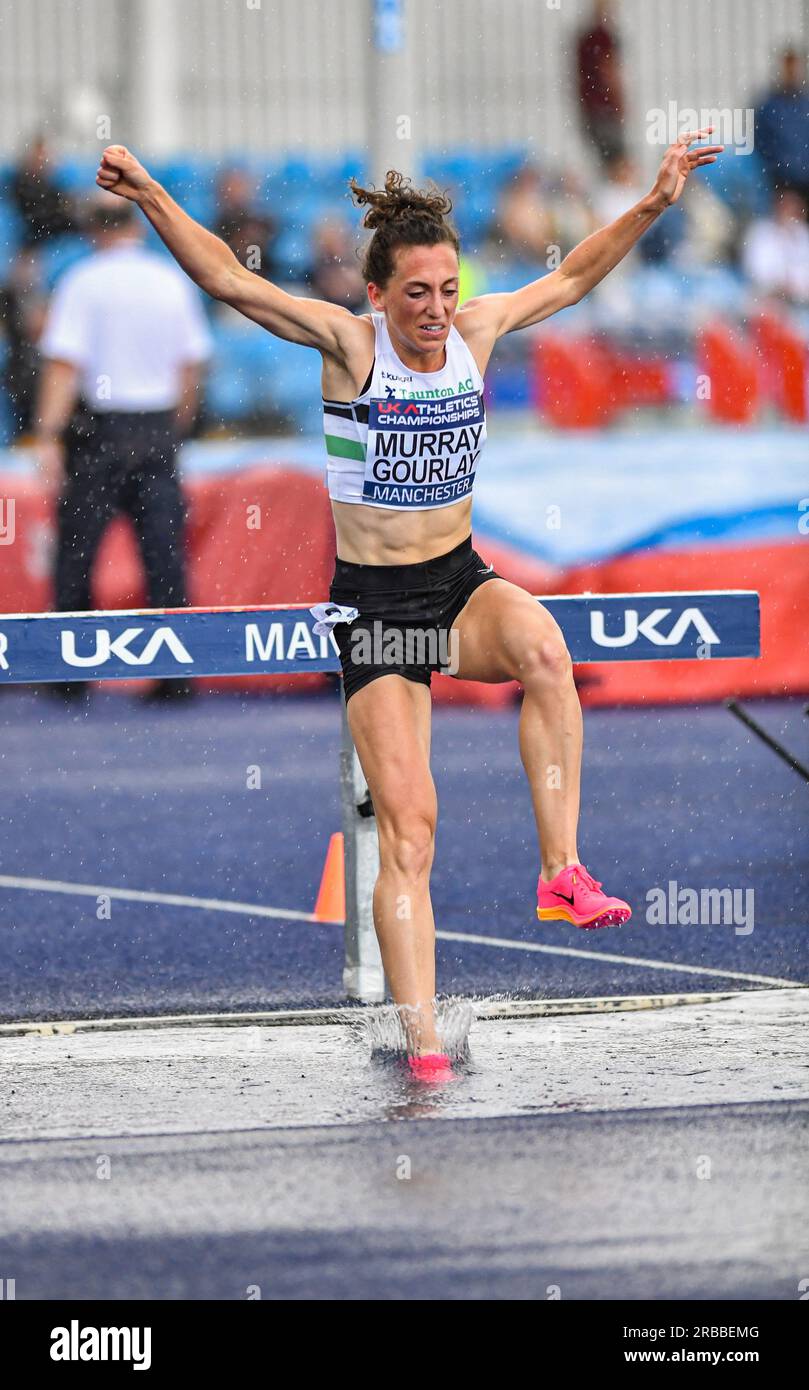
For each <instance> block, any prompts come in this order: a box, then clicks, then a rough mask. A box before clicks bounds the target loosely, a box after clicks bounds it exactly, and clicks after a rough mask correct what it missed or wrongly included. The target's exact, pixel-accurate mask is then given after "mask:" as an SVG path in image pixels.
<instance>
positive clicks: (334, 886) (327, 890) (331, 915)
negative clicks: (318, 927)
mask: <svg viewBox="0 0 809 1390" xmlns="http://www.w3.org/2000/svg"><path fill="white" fill-rule="evenodd" d="M314 915H315V917H317V919H318V921H320V922H344V921H345V919H346V872H345V858H344V854H343V832H342V830H338V831H335V833H334V835H332V837H331V839H330V840H329V848H328V849H327V851H326V863H325V864H324V866H323V877H322V878H321V880H320V891H319V892H318V895H317V902H316V903H315V914H314Z"/></svg>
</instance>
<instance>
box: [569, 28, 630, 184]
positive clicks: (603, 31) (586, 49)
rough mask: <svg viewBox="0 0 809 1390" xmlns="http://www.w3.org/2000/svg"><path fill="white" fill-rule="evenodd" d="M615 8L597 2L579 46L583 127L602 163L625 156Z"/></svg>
mask: <svg viewBox="0 0 809 1390" xmlns="http://www.w3.org/2000/svg"><path fill="white" fill-rule="evenodd" d="M612 8H613V7H612V0H596V3H595V4H594V5H593V17H592V20H591V23H590V27H589V28H588V29H585V30H584V31H582V32H580V33H579V35H578V38H577V42H576V64H577V75H578V88H579V106H580V110H581V119H582V126H583V128H584V132H585V134H586V136H587V138H588V140H589V141H590V142H591V143H592V145H593V147H594V149H595V151H596V153H597V155H598V157H599V159H600V160H601V162H602V163H605V162H606V161H607V160H609V159H614V158H615V156H616V155H621V154H623V153H624V131H623V125H624V91H623V80H622V76H621V59H620V49H621V44H620V39H619V37H618V33H617V30H616V27H615V20H614V17H613V13H612Z"/></svg>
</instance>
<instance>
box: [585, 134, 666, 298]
mask: <svg viewBox="0 0 809 1390" xmlns="http://www.w3.org/2000/svg"><path fill="white" fill-rule="evenodd" d="M605 173H606V177H605V178H604V179H603V181H602V182H601V183H599V184H598V185H597V186H596V189H595V192H594V194H593V208H594V210H595V213H596V217H597V219H598V225H599V226H600V227H605V226H606V225H607V224H608V223H609V222H614V221H615V219H616V218H617V217H620V216H621V215H622V214H623V213H625V212H628V211H629V209H630V208H631V207H634V205H635V203H639V202H640V200H641V198H643V197H645V196H646V194H647V193H648V191H649V189H648V188H647V187H646V185H645V184H644V183H643V182H642V181H641V177H640V174H639V172H638V169H637V166H636V165H635V164H633V162H632V160H631V159H629V158H628V157H627V156H626V155H621V154H619V155H613V156H612V157H611V158H610V159H608V160H607V161H606V163H605ZM684 234H685V207H684V204H683V203H682V202H680V203H676V204H675V206H674V207H672V208H667V209H666V211H665V212H664V213H663V214H662V215H661V216H660V217H658V218H657V219H656V220H655V221H654V222H653V223H652V225H651V227H649V228H648V229H647V231H645V232H644V234H643V236H642V238H641V240H640V241H639V242H638V244H637V246H635V247H633V249H632V250H631V251H630V252H629V254H628V255H627V256H625V257H624V259H623V260H622V261H621V262H620V263H619V265H617V266H616V267H615V269H614V270H612V271H610V276H611V277H612V276H615V275H625V274H626V271H627V269H629V270H632V268H633V267H634V266H636V265H637V264H638V262H639V261H646V262H652V263H655V262H660V261H666V260H668V259H669V257H670V256H671V254H672V252H673V250H674V248H675V247H677V246H679V244H680V242H681V241H682V238H683V236H684Z"/></svg>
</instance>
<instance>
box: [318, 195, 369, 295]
mask: <svg viewBox="0 0 809 1390" xmlns="http://www.w3.org/2000/svg"><path fill="white" fill-rule="evenodd" d="M313 249H314V259H313V261H312V265H311V267H310V269H309V273H308V275H307V280H308V283H309V286H310V287H311V290H312V292H313V294H314V295H315V296H316V297H317V298H318V299H327V300H329V301H330V302H331V303H332V304H343V305H345V307H346V309H350V310H351V312H352V313H353V314H359V313H363V312H364V311H365V310H367V308H368V303H367V295H366V291H365V281H364V280H363V278H362V272H361V270H360V268H359V265H358V264H357V257H356V255H355V246H354V241H353V238H352V235H351V229H350V227H349V226H348V224H347V223H346V222H344V221H341V220H339V219H337V218H330V219H329V220H328V221H326V222H321V224H320V226H319V227H318V228H317V229H316V230H315V233H314V236H313Z"/></svg>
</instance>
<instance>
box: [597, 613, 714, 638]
mask: <svg viewBox="0 0 809 1390" xmlns="http://www.w3.org/2000/svg"><path fill="white" fill-rule="evenodd" d="M670 612H671V609H670V608H655V609H653V610H652V612H651V613H648V614H647V616H646V617H645V618H641V616H640V614H639V613H638V610H637V609H636V608H627V609H626V610H625V611H624V630H623V632H619V633H617V634H616V635H615V636H610V635H609V634H608V633H607V632H606V630H605V627H604V613H603V611H601V610H599V609H597V608H596V609H594V610H593V612H592V613H591V614H590V636H591V637H592V639H593V641H594V642H595V643H596V645H597V646H599V647H630V646H631V645H632V643H633V642H637V640H638V638H639V637H645V638H647V640H648V641H649V642H653V643H654V644H655V646H656V647H676V646H677V644H678V643H679V642H682V640H683V637H684V636H685V634H686V632H687V631H688V629H689V628H690V627H692V626H693V627H694V628H696V631H697V635H698V636H699V638H700V641H702V642H710V643H717V642H719V641H720V638H719V636H718V635H717V633H716V632H714V630H713V628H712V627H711V624H710V623H709V622H708V619H707V618H706V617H705V614H704V613H702V612H701V611H700V609H699V608H685V609H683V611H682V613H681V614H680V616H679V618H678V619H677V621H676V622H675V624H674V626H673V627H672V629H671V631H670V632H669V633H668V635H664V634H663V633H662V632H660V631H659V630H658V626H657V625H658V623H660V622H662V621H663V619H664V618H667V617H668V615H669V614H670Z"/></svg>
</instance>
